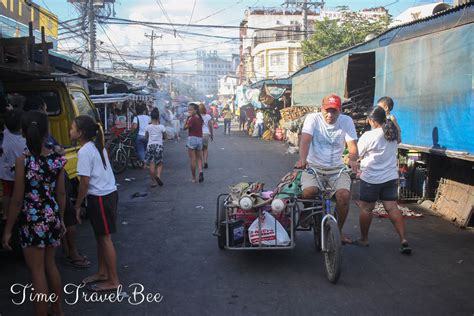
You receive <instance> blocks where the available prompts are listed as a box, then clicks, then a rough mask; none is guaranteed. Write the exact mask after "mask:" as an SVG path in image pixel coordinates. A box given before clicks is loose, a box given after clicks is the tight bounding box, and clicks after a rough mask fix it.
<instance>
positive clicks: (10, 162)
mask: <svg viewBox="0 0 474 316" xmlns="http://www.w3.org/2000/svg"><path fill="white" fill-rule="evenodd" d="M2 149H3V154H2V156H1V157H0V179H2V180H6V181H15V173H14V172H13V171H12V167H14V166H15V161H16V158H18V157H20V156H21V155H23V153H24V152H25V150H26V149H27V147H26V139H25V138H24V137H23V136H21V134H13V133H12V132H10V130H8V128H6V127H5V129H4V131H3V144H2Z"/></svg>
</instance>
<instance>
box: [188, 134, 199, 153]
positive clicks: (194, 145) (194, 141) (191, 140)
mask: <svg viewBox="0 0 474 316" xmlns="http://www.w3.org/2000/svg"><path fill="white" fill-rule="evenodd" d="M186 147H188V148H189V149H193V150H202V137H196V136H189V137H188V141H187V143H186Z"/></svg>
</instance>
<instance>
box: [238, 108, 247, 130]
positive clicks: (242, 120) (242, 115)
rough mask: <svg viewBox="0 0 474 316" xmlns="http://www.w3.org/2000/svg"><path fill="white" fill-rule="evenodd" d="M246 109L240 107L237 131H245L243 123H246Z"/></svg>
mask: <svg viewBox="0 0 474 316" xmlns="http://www.w3.org/2000/svg"><path fill="white" fill-rule="evenodd" d="M245 110H246V107H244V106H242V107H240V113H239V131H243V130H245V123H246V122H247V115H246V114H245Z"/></svg>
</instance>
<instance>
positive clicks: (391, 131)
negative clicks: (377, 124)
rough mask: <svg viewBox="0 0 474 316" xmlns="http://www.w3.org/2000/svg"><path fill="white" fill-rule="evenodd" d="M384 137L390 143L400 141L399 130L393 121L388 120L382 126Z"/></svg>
mask: <svg viewBox="0 0 474 316" xmlns="http://www.w3.org/2000/svg"><path fill="white" fill-rule="evenodd" d="M382 131H383V136H384V137H385V139H386V140H388V141H389V142H393V141H396V140H398V129H397V127H396V126H395V123H393V122H392V120H390V119H387V120H386V121H385V123H383V124H382Z"/></svg>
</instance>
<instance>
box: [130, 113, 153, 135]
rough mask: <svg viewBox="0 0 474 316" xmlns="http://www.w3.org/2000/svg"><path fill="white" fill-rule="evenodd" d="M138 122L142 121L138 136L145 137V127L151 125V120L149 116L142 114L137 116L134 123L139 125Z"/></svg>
mask: <svg viewBox="0 0 474 316" xmlns="http://www.w3.org/2000/svg"><path fill="white" fill-rule="evenodd" d="M138 120H140V124H139V125H140V126H139V127H140V129H139V130H138V135H140V136H145V127H147V125H148V124H150V123H151V118H150V117H149V116H148V115H145V114H141V115H138V116H135V117H134V118H133V122H132V123H135V124H138Z"/></svg>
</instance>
